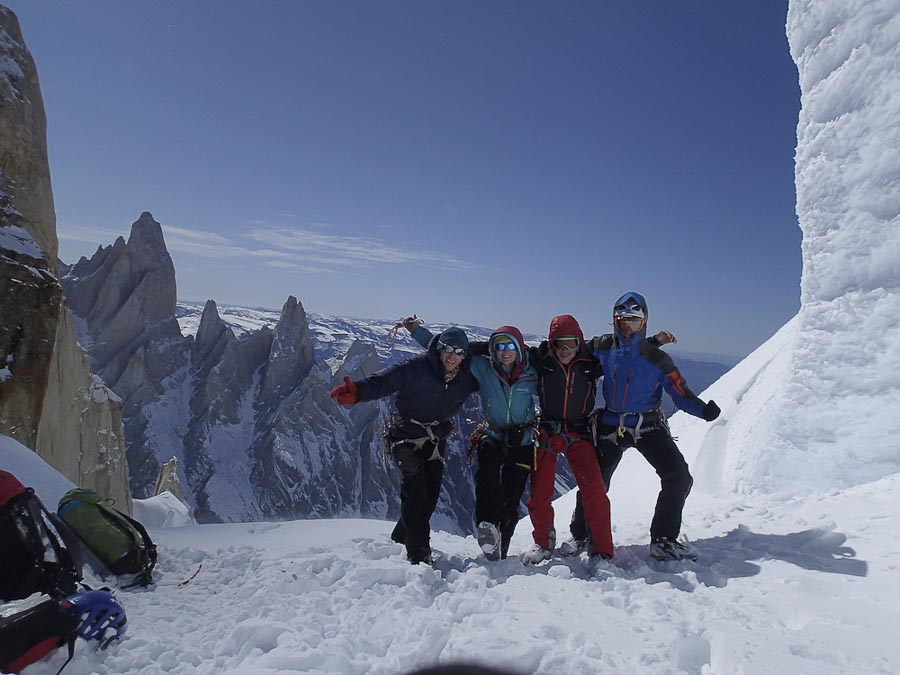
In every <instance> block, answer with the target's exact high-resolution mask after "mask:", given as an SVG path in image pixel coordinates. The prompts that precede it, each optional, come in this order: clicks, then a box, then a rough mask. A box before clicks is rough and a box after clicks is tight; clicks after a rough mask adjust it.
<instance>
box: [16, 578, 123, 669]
mask: <svg viewBox="0 0 900 675" xmlns="http://www.w3.org/2000/svg"><path fill="white" fill-rule="evenodd" d="M127 622H128V620H127V618H126V616H125V610H124V609H123V608H122V605H121V604H119V602H118V600H117V599H116V597H115V595H113V594H112V593H111V592H109V589H101V590H98V591H95V590H90V589H89V590H86V591H82V592H79V593H76V594H74V595H70V596H69V597H67V598H65V599H53V600H45V601H44V602H42V603H40V604H38V605H34V606H33V607H29V608H28V609H24V610H22V611H21V612H18V613H17V614H13V615H11V616H5V617H0V671H2V672H4V673H18V672H19V671H21V670H22V669H23V668H25V667H26V666H28V665H31V664H32V663H34V662H35V661H39V660H41V659H42V658H44V656H46V655H47V654H49V653H50V652H51V651H53V650H55V649H57V648H59V647H62V646H63V645H65V644H68V647H69V658H68V660H67V661H66V662H65V663H64V664H63V666H62V668H60V669H59V670H60V672H62V670H63V668H65V667H66V665H67V664H68V663H69V661H71V660H72V656H73V655H74V653H75V639H76V638H79V637H80V638H83V639H85V640H97V641H99V642H100V648H101V649H106V647H108V646H109V644H110V643H111V642H112V641H113V640H116V639H119V638H121V637H122V636H123V635H124V634H125V629H126V624H127Z"/></svg>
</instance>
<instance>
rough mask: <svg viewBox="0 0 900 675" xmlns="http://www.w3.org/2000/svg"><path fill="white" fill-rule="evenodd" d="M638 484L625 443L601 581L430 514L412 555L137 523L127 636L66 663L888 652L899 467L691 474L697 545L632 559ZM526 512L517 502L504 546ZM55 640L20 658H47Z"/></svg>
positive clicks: (642, 524)
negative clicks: (490, 551)
mask: <svg viewBox="0 0 900 675" xmlns="http://www.w3.org/2000/svg"><path fill="white" fill-rule="evenodd" d="M676 422H677V421H676ZM11 443H13V442H12V441H9V440H7V441H5V444H4V445H3V446H2V451H3V456H4V460H5V459H6V457H7V450H8V447H9V444H11ZM685 445H686V444H685ZM19 447H21V446H19ZM26 452H27V451H26ZM689 459H690V457H689ZM16 468H17V470H18V472H19V473H20V474H22V476H21V477H22V478H23V479H25V480H26V482H31V483H33V484H35V485H38V491H39V492H40V493H43V492H44V491H45V490H49V491H52V490H57V491H58V490H59V489H60V486H58V485H56V484H55V481H54V480H52V479H51V478H52V475H48V474H50V472H52V470H51V469H49V468H48V467H46V466H45V465H43V464H42V463H41V462H40V461H39V460H37V459H36V458H35V461H33V462H31V463H30V464H27V465H26V464H23V463H21V462H20V463H19V464H17V466H16ZM655 483H656V481H655V477H654V476H653V474H652V472H651V470H650V468H649V467H648V466H647V465H646V464H645V463H644V462H643V460H642V459H641V458H640V456H639V455H637V454H636V453H627V454H626V457H625V459H624V460H623V464H622V467H621V469H620V471H619V473H617V474H616V480H615V482H614V484H613V486H612V491H611V498H612V501H613V507H614V512H613V517H614V523H615V527H614V538H615V541H616V544H617V547H618V550H617V554H616V564H617V565H618V567H619V572H618V574H617V575H616V576H615V577H614V578H611V579H608V580H605V581H594V580H590V579H588V577H587V572H586V568H585V562H584V561H583V560H581V559H578V558H562V557H558V556H557V557H555V558H554V559H553V560H551V561H550V562H549V563H547V564H544V565H542V566H539V567H535V568H526V567H525V566H523V565H522V563H521V562H520V561H519V560H518V559H517V558H510V559H507V560H506V561H500V562H496V563H486V562H485V561H484V560H483V559H480V558H478V557H477V555H476V553H477V546H476V544H475V542H474V540H473V539H472V538H471V537H468V538H461V537H457V536H453V535H449V534H446V533H436V534H435V535H434V541H433V543H434V545H435V547H436V548H437V549H439V550H441V551H443V553H444V557H443V558H442V559H441V560H440V561H439V562H438V563H437V565H436V568H435V569H432V568H430V567H423V566H411V565H409V564H408V563H407V562H406V561H405V559H404V556H403V553H402V550H401V547H400V546H398V545H396V544H393V543H391V542H390V541H389V538H388V535H389V532H390V527H391V525H392V524H391V523H387V522H382V521H364V520H340V521H329V520H319V521H297V522H286V523H255V524H248V523H243V524H222V525H200V526H190V527H182V528H177V529H154V530H151V533H152V535H153V536H154V538H155V540H156V542H157V543H158V544H159V546H160V564H159V567H158V570H157V574H156V579H157V583H156V587H155V588H154V589H152V590H146V591H137V590H129V591H121V590H120V591H119V592H118V593H119V596H120V599H121V600H122V602H123V603H124V605H125V607H126V610H127V612H128V617H129V627H128V634H127V637H126V639H125V640H124V641H122V642H121V643H119V644H115V645H113V646H112V647H111V648H110V649H109V650H107V651H106V652H98V651H96V649H95V647H94V645H93V644H88V643H84V642H81V643H79V645H78V650H77V653H76V657H75V660H74V661H73V662H72V663H71V664H70V665H69V666H68V667H67V670H66V672H67V673H70V674H74V675H86V674H88V673H100V674H102V675H112V674H114V673H115V674H129V675H130V674H135V675H136V674H138V673H141V674H149V673H209V674H213V673H216V674H219V673H235V674H237V673H241V674H244V675H250V674H275V673H359V674H362V673H404V672H409V671H411V670H412V669H414V668H417V667H421V666H424V665H426V664H434V663H449V662H457V661H475V662H480V663H484V664H492V665H494V666H495V667H500V668H505V669H508V670H509V671H510V672H518V673H531V672H541V673H597V672H604V673H696V674H700V673H705V674H710V673H718V674H726V673H727V674H733V673H748V674H749V673H763V672H775V673H818V674H830V673H850V672H852V673H896V672H897V671H898V669H900V645H898V644H897V641H896V638H895V636H896V635H897V633H898V631H900V611H898V607H897V603H896V601H895V600H896V594H897V582H896V577H897V572H898V569H900V536H898V535H900V533H898V531H897V529H898V528H897V524H896V518H895V516H894V514H895V510H896V504H897V503H900V502H898V500H900V478H898V476H896V475H894V476H889V477H887V478H884V479H882V480H879V481H876V482H873V483H870V484H867V485H863V486H858V487H855V488H851V489H848V490H844V491H829V492H824V493H820V494H816V495H812V496H805V497H797V498H794V497H780V498H775V497H773V496H771V495H769V496H759V497H755V498H753V499H748V498H743V497H736V496H726V497H721V496H714V495H711V494H709V493H707V492H705V491H703V490H702V489H701V488H702V487H703V486H702V485H698V489H697V490H696V491H695V493H694V494H693V495H692V496H691V498H690V499H689V501H688V507H687V510H686V518H685V520H686V533H687V534H688V535H689V536H690V537H691V538H692V539H693V540H694V541H695V543H696V545H697V548H698V550H699V552H700V556H701V559H700V562H698V563H697V564H692V563H657V562H655V561H652V560H650V559H648V557H647V546H646V528H647V526H648V523H649V518H650V513H651V510H652V504H653V501H654V498H655V490H656V486H655ZM45 498H46V497H45ZM48 501H49V500H48ZM572 503H573V494H572V493H569V494H568V495H566V496H565V497H563V498H561V499H560V500H558V501H557V502H556V509H557V521H556V526H557V529H558V530H559V531H560V532H565V528H566V521H567V518H568V516H569V514H570V512H571V507H572ZM529 531H530V527H528V521H527V519H526V520H524V521H523V522H522V524H521V526H520V528H519V532H517V534H516V537H515V539H514V541H513V545H512V550H513V551H514V552H521V551H523V550H525V549H526V548H527V546H528V545H529V543H530V542H529V533H530V532H529ZM198 569H199V572H197V570H198ZM194 573H196V576H195V577H194V578H193V579H192V580H191V581H190V582H189V583H188V584H187V585H184V586H179V583H181V582H183V581H184V580H186V579H188V578H190V577H191V576H192V575H193V574H194ZM6 609H7V611H8V610H9V608H6ZM64 658H65V656H64V654H63V653H62V651H60V653H57V654H56V655H54V656H53V657H51V658H49V659H48V660H47V661H45V662H41V663H39V664H35V665H34V666H32V667H30V668H29V669H26V671H25V673H26V675H44V674H47V673H55V672H56V670H57V668H58V667H59V666H60V665H61V664H62V661H63V660H64Z"/></svg>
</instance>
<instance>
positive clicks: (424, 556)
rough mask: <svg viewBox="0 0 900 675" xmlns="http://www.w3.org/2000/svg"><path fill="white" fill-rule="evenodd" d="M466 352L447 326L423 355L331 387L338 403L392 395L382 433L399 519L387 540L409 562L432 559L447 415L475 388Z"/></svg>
mask: <svg viewBox="0 0 900 675" xmlns="http://www.w3.org/2000/svg"><path fill="white" fill-rule="evenodd" d="M468 354H469V340H468V338H467V337H466V334H465V332H463V331H462V329H460V328H455V327H454V328H448V329H447V330H445V331H444V332H442V333H441V334H440V335H438V336H436V337H435V338H434V339H432V341H431V343H430V344H429V346H428V351H427V352H426V353H425V354H423V355H422V356H417V357H414V358H412V359H410V360H408V361H405V362H404V363H401V364H398V365H395V366H391V367H390V368H387V369H385V370H383V371H381V372H380V373H376V374H375V375H373V376H372V377H368V378H366V379H364V380H360V381H358V382H352V381H351V380H350V378H349V377H346V376H345V377H344V384H342V385H340V386H338V387H335V388H334V389H333V390H332V391H331V398H333V399H335V400H336V401H337V402H338V403H340V404H341V405H353V404H354V403H358V402H363V401H374V400H376V399H379V398H384V397H385V396H390V395H391V394H396V395H397V398H396V400H395V412H394V413H393V414H392V415H391V421H390V426H389V429H388V433H387V435H386V438H387V442H388V443H389V447H390V452H391V455H392V457H393V458H394V461H395V462H396V463H397V466H398V467H400V472H401V482H400V519H399V520H398V521H397V525H396V527H394V531H393V532H392V533H391V538H392V539H393V540H394V541H396V542H398V543H401V544H405V545H406V557H407V559H408V560H409V561H410V562H411V563H413V564H414V565H415V564H418V563H420V562H424V563H427V564H431V562H432V556H431V544H430V538H431V528H430V520H431V514H432V513H434V509H435V507H436V506H437V501H438V497H439V496H440V493H441V480H442V478H443V475H444V455H445V453H446V449H447V436H448V435H449V434H450V431H451V430H452V428H453V424H452V422H451V421H450V418H452V417H453V416H454V415H455V414H456V413H457V412H459V409H460V408H461V407H462V405H463V403H464V402H465V400H466V398H468V396H469V394H471V393H472V392H474V391H477V390H478V382H477V381H476V380H475V378H474V377H473V376H472V374H471V373H470V372H469V358H468Z"/></svg>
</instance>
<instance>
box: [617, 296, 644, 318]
mask: <svg viewBox="0 0 900 675" xmlns="http://www.w3.org/2000/svg"><path fill="white" fill-rule="evenodd" d="M613 316H615V317H616V318H617V319H620V318H623V317H632V318H638V319H643V318H644V308H643V307H641V306H640V305H639V304H638V303H636V302H634V301H633V300H630V301H628V302H624V303H622V304H621V305H616V306H615V307H614V308H613Z"/></svg>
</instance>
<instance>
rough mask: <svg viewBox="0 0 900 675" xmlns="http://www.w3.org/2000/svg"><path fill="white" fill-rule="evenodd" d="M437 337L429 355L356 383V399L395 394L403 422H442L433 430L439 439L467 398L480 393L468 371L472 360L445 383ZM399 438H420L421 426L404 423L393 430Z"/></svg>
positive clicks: (464, 363) (396, 404) (464, 362)
mask: <svg viewBox="0 0 900 675" xmlns="http://www.w3.org/2000/svg"><path fill="white" fill-rule="evenodd" d="M435 342H436V338H435V339H434V340H432V341H431V344H430V345H429V347H428V352H427V353H426V354H423V355H422V356H416V357H414V358H412V359H410V360H408V361H404V362H403V363H400V364H397V365H395V366H391V367H389V368H386V369H385V370H382V371H381V372H379V373H376V374H375V375H372V377H368V378H366V379H365V380H362V381H360V382H357V383H356V387H357V392H356V393H357V400H359V401H360V402H362V401H374V400H376V399H379V398H384V397H385V396H389V395H391V394H396V395H397V398H396V400H395V406H396V410H397V412H398V413H400V415H401V416H402V417H403V418H404V419H409V418H413V419H416V420H418V421H420V422H435V421H437V422H441V424H439V425H438V426H437V427H434V428H433V432H434V433H435V435H436V436H439V437H445V436H447V434H449V433H450V428H451V423H450V418H451V417H453V416H454V415H455V414H456V413H457V412H459V409H460V408H461V407H462V405H463V403H464V402H465V400H466V398H467V397H468V396H469V394H471V393H472V392H474V391H477V390H478V382H477V381H476V380H475V378H474V377H473V376H472V374H471V373H470V372H469V359H468V358H465V359H463V361H462V363H461V364H460V366H459V373H458V374H457V375H456V377H454V378H453V379H452V380H450V381H449V382H444V375H443V372H444V370H443V367H442V366H441V362H440V358H439V357H438V355H437V351H436V350H435ZM393 434H394V436H395V437H396V438H419V437H421V436H422V435H423V431H422V427H420V426H418V425H416V424H412V423H402V424H399V425H398V426H396V427H395V428H394V431H393Z"/></svg>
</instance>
